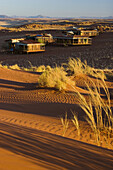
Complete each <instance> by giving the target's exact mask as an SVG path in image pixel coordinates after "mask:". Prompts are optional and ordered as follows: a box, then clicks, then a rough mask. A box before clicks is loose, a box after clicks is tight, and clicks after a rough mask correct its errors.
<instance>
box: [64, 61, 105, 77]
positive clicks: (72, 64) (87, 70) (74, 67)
mask: <svg viewBox="0 0 113 170" xmlns="http://www.w3.org/2000/svg"><path fill="white" fill-rule="evenodd" d="M64 65H66V67H67V68H66V70H67V71H68V72H69V74H71V75H75V76H76V75H78V74H86V75H90V76H93V77H96V78H102V79H106V76H105V74H104V71H103V70H96V69H94V68H92V67H90V66H88V65H87V62H86V61H85V62H84V63H83V62H82V61H81V60H80V59H79V58H77V59H74V58H69V62H68V64H64Z"/></svg>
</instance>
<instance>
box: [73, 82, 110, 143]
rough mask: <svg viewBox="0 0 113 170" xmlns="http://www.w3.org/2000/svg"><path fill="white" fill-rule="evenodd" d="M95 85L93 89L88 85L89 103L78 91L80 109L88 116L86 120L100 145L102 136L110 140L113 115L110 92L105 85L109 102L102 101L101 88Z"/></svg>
mask: <svg viewBox="0 0 113 170" xmlns="http://www.w3.org/2000/svg"><path fill="white" fill-rule="evenodd" d="M92 83H93V89H92V88H91V87H89V86H88V84H87V83H86V85H87V89H88V91H89V101H87V100H86V98H85V97H84V96H83V95H82V94H80V93H79V92H78V91H77V90H76V89H75V91H76V94H77V100H78V103H79V105H80V107H81V108H82V109H83V110H84V112H85V114H86V120H87V122H88V123H89V124H90V126H91V128H92V130H93V132H94V134H95V138H96V142H97V144H98V145H100V143H101V135H106V137H107V138H109V136H110V135H109V134H111V133H112V129H113V114H112V110H111V105H110V94H109V90H108V88H107V86H106V84H105V82H104V83H103V89H104V92H105V95H106V97H107V101H105V100H104V99H102V97H101V94H100V87H99V86H96V85H95V84H94V82H92ZM101 85H102V84H101Z"/></svg>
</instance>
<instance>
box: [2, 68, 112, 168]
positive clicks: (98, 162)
mask: <svg viewBox="0 0 113 170" xmlns="http://www.w3.org/2000/svg"><path fill="white" fill-rule="evenodd" d="M37 80H38V75H36V74H32V73H27V72H22V71H14V70H8V69H4V68H0V147H1V148H0V169H2V170H15V169H17V170H32V169H33V170H34V169H39V170H40V169H74V170H75V169H112V167H113V150H108V149H105V148H102V147H97V146H95V145H96V143H95V140H94V138H93V136H92V135H91V134H92V131H91V129H90V127H89V125H88V124H87V123H86V122H84V121H83V116H84V112H83V111H82V110H81V108H80V107H79V106H78V105H77V102H76V97H75V95H73V93H72V92H69V91H68V92H65V93H59V92H58V91H55V90H53V89H38V88H37V86H36V85H37ZM82 85H83V84H82ZM82 85H81V86H82ZM81 86H79V82H78V87H77V88H78V90H79V91H80V92H81V93H85V94H86V96H87V90H86V91H85V90H83V89H82V88H81ZM110 88H112V83H111V84H110ZM68 90H69V89H68ZM71 111H76V112H77V113H79V119H80V127H81V136H80V137H78V135H77V130H76V129H75V127H74V126H73V125H72V122H71V121H70V122H69V124H70V126H69V129H68V130H67V132H66V134H65V137H62V135H63V126H62V124H61V119H60V118H61V116H64V115H65V113H66V112H67V113H68V116H69V117H71ZM111 143H112V141H111ZM103 147H105V145H104V146H103Z"/></svg>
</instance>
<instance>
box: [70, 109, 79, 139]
mask: <svg viewBox="0 0 113 170" xmlns="http://www.w3.org/2000/svg"><path fill="white" fill-rule="evenodd" d="M72 114H73V118H72V119H71V120H72V122H73V124H74V126H75V128H76V129H77V131H78V137H80V126H79V121H78V117H77V114H76V113H75V112H72Z"/></svg>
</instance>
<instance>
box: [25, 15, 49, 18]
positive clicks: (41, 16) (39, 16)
mask: <svg viewBox="0 0 113 170" xmlns="http://www.w3.org/2000/svg"><path fill="white" fill-rule="evenodd" d="M26 18H51V17H48V16H43V15H37V16H28V17H26Z"/></svg>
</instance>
